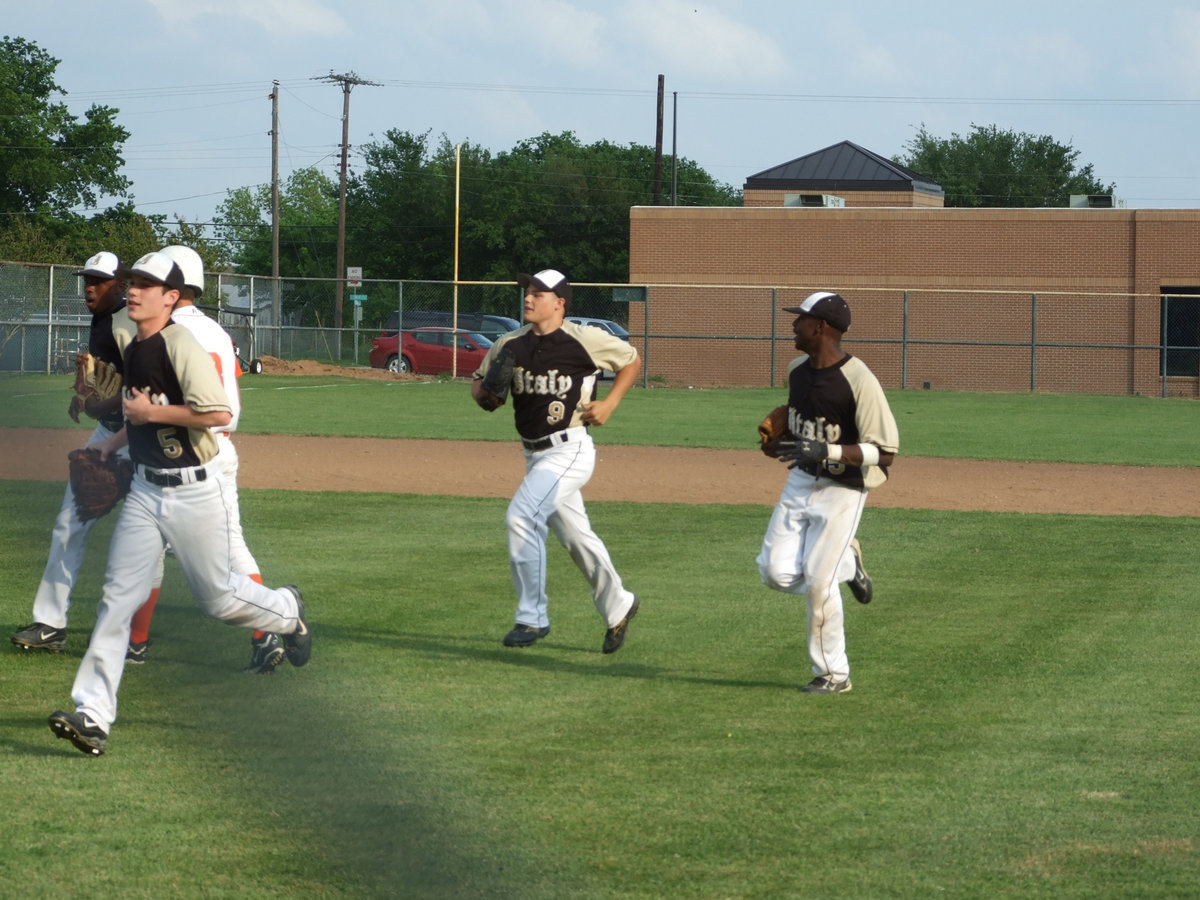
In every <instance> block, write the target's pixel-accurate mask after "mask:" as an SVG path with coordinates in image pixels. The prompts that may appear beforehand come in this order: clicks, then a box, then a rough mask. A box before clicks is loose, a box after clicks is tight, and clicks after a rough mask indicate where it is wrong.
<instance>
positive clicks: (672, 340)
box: [629, 206, 1200, 395]
mask: <svg viewBox="0 0 1200 900" xmlns="http://www.w3.org/2000/svg"><path fill="white" fill-rule="evenodd" d="M630 226H631V228H630V273H629V279H630V283H632V284H648V285H652V286H654V285H664V287H651V291H650V295H651V301H650V302H649V303H648V304H647V308H648V310H649V316H650V320H649V322H648V323H646V322H645V321H644V319H642V318H641V316H642V315H643V310H641V309H640V308H639V309H631V310H630V312H631V318H632V319H633V320H634V321H632V322H631V326H630V330H631V331H633V332H634V333H635V334H637V333H639V332H641V331H642V330H643V329H644V328H645V327H646V326H647V324H648V326H649V332H650V333H651V335H662V336H664V337H663V339H662V340H658V339H655V340H654V341H653V342H652V344H651V357H650V360H649V361H648V366H647V368H648V371H649V372H650V374H651V375H655V374H658V375H661V376H664V377H666V378H668V379H669V380H672V381H684V382H687V383H689V384H696V385H697V386H701V385H705V386H715V385H761V384H764V383H767V382H769V379H770V373H771V372H772V371H775V372H781V371H784V370H785V369H786V365H787V361H788V360H789V359H791V358H792V357H793V356H794V355H795V350H794V349H793V347H792V344H791V341H790V339H789V336H790V327H791V320H792V316H791V315H788V314H784V313H779V312H778V308H780V307H783V306H786V305H795V304H796V303H798V302H799V301H800V300H801V299H803V297H804V296H805V295H806V294H807V293H808V292H810V291H813V290H820V289H832V290H837V291H839V292H840V293H842V294H843V295H844V296H845V297H846V299H847V300H848V301H849V303H850V306H851V310H852V312H853V316H854V325H853V327H852V328H851V331H850V332H849V333H848V335H847V340H848V343H849V348H850V350H851V352H854V353H856V354H857V355H860V356H862V357H863V358H864V359H865V360H866V361H867V362H868V364H869V365H871V367H872V368H873V369H875V371H876V373H877V374H878V375H879V377H880V380H881V381H883V382H884V385H885V387H900V386H905V387H917V388H920V387H923V386H924V385H925V384H926V383H928V384H929V386H930V387H931V388H934V389H953V390H1000V391H1012V390H1016V391H1021V390H1030V389H1031V387H1032V388H1033V389H1035V390H1039V391H1048V392H1087V393H1121V394H1123V393H1142V394H1158V393H1159V392H1160V390H1161V381H1160V376H1159V365H1160V361H1159V353H1158V352H1157V350H1155V349H1153V348H1154V347H1155V346H1156V345H1157V343H1158V342H1159V341H1160V340H1161V324H1160V309H1161V303H1160V300H1159V296H1158V295H1159V290H1160V288H1161V287H1163V286H1164V285H1168V286H1169V285H1200V253H1198V252H1197V250H1198V248H1200V210H1121V209H1106V210H1089V209H969V210H968V209H938V208H924V209H922V208H870V207H858V208H851V207H846V208H841V209H836V208H833V209H826V208H796V207H789V208H782V207H778V206H776V207H748V208H741V209H739V208H699V209H697V208H683V207H637V208H634V209H633V210H631V213H630ZM755 285H761V286H762V288H759V289H754V288H752V287H747V286H755ZM689 286H694V287H689ZM772 288H774V289H776V290H775V296H774V299H773V297H772ZM772 303H774V306H775V308H774V310H773V308H772ZM1034 334H1036V340H1037V343H1038V344H1040V345H1041V344H1050V343H1054V344H1109V345H1119V346H1118V348H1116V349H1113V348H1105V349H1096V348H1088V347H1059V348H1053V347H1045V346H1039V347H1038V348H1037V349H1036V351H1035V350H1034V349H1033V348H1032V347H1031V346H1030V344H1031V342H1032V339H1033V335H1034ZM772 335H775V338H776V339H775V340H774V341H772V340H771V338H772ZM667 336H670V337H667ZM695 336H700V338H705V339H700V338H697V337H695ZM902 337H907V339H908V343H907V345H903V344H901V338H902ZM987 345H991V346H987ZM1137 345H1143V346H1146V347H1149V348H1150V349H1136V346H1137ZM772 352H774V354H775V359H774V361H773V359H772ZM764 372H766V373H768V374H767V377H766V378H764V376H763V373H764ZM1031 372H1032V377H1031ZM1197 390H1198V387H1197V384H1196V379H1175V380H1173V381H1172V388H1171V392H1172V393H1181V394H1187V395H1195V394H1196V392H1197Z"/></svg>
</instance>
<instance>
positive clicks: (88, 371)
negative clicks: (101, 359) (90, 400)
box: [75, 353, 96, 397]
mask: <svg viewBox="0 0 1200 900" xmlns="http://www.w3.org/2000/svg"><path fill="white" fill-rule="evenodd" d="M95 364H96V357H94V356H92V354H90V353H76V354H75V396H77V397H87V396H89V395H90V394H91V393H92V385H93V384H94V383H95V380H96V375H95V370H94V368H93V367H94V366H95Z"/></svg>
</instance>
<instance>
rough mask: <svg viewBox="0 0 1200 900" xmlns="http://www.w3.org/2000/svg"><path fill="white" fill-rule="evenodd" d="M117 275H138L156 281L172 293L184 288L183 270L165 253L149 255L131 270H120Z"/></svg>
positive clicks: (128, 276)
mask: <svg viewBox="0 0 1200 900" xmlns="http://www.w3.org/2000/svg"><path fill="white" fill-rule="evenodd" d="M117 274H118V275H121V276H123V277H125V278H130V277H132V276H134V275H136V276H138V277H139V278H145V279H146V280H147V281H156V282H158V283H159V284H161V285H164V286H165V287H166V288H167V289H168V290H172V291H181V290H183V288H184V281H183V270H182V269H180V268H179V266H178V264H177V263H176V262H175V260H173V259H171V257H169V256H167V255H166V254H165V253H147V254H146V255H145V256H143V257H141V258H140V259H139V260H138V261H137V262H135V263H134V264H133V265H132V266H130V267H129V268H122V269H119V270H118V271H117Z"/></svg>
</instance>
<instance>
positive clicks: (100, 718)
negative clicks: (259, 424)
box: [71, 463, 299, 731]
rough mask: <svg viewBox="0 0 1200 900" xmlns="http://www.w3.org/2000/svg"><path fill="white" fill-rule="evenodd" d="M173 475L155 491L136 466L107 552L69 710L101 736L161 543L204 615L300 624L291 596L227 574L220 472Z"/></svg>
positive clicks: (285, 627) (282, 629) (286, 628)
mask: <svg viewBox="0 0 1200 900" xmlns="http://www.w3.org/2000/svg"><path fill="white" fill-rule="evenodd" d="M178 472H179V473H180V474H181V475H183V476H184V477H185V479H186V481H187V483H185V484H182V485H180V486H178V487H158V486H156V485H153V484H151V483H150V482H148V481H146V480H145V478H143V477H142V474H141V467H140V466H139V467H138V474H136V475H134V478H133V487H132V489H131V490H130V492H129V495H128V496H127V497H126V498H125V505H124V507H123V508H122V509H121V516H120V518H119V519H118V520H117V525H116V529H115V530H114V532H113V539H112V544H111V545H110V546H109V553H108V568H107V570H106V572H105V580H104V596H103V597H102V598H101V600H100V606H99V608H98V610H97V614H96V627H95V630H93V631H92V637H91V641H90V642H89V644H88V649H87V653H86V654H84V657H83V661H82V662H81V663H80V665H79V671H78V672H77V673H76V675H75V684H74V687H73V688H72V690H71V698H72V700H74V702H75V708H76V710H77V711H79V712H86V713H87V714H88V715H89V716H91V717H92V718H93V719H94V720H96V722H98V723H99V724H100V726H101V727H102V728H104V729H105V730H106V731H107V730H109V728H110V727H111V725H112V723H113V722H114V721H116V718H117V689H118V687H119V686H120V683H121V676H122V674H123V673H124V670H125V650H126V648H127V647H128V646H129V623H130V621H131V620H132V618H133V614H134V613H135V612H136V611H137V610H138V608H139V607H140V606H141V605H142V603H144V602H145V600H146V596H147V595H148V594H149V593H150V587H151V583H152V582H153V579H154V575H155V571H156V569H157V568H158V564H159V558H160V556H161V554H162V550H163V541H164V540H165V541H170V543H171V546H172V547H173V548H174V552H175V558H176V559H178V560H179V565H180V567H181V568H182V569H183V573H184V575H185V576H186V578H187V580H188V584H189V586H190V587H191V589H192V595H193V596H194V597H195V598H196V601H197V602H198V603H199V604H200V606H201V607H202V608H203V609H204V611H205V612H206V613H208V614H209V615H210V616H212V617H214V618H216V619H220V620H222V621H223V622H228V623H229V624H231V625H241V626H244V627H247V628H260V629H262V630H263V631H273V632H276V633H278V634H291V633H292V632H293V631H295V630H296V625H297V623H298V621H299V618H298V616H299V605H298V603H297V600H296V597H295V595H293V594H292V592H291V591H286V590H273V589H271V588H268V587H264V586H263V585H261V584H257V583H256V582H254V581H252V580H251V579H250V578H249V577H247V576H246V575H241V574H237V573H235V572H234V571H233V564H232V551H233V548H232V535H231V528H230V521H231V520H230V503H229V495H230V488H229V486H228V485H227V484H226V482H225V478H224V475H223V474H222V473H221V471H220V466H218V465H215V464H213V463H210V464H209V466H208V469H207V470H206V477H205V479H204V480H203V481H196V480H194V473H195V472H196V470H195V469H180V470H178Z"/></svg>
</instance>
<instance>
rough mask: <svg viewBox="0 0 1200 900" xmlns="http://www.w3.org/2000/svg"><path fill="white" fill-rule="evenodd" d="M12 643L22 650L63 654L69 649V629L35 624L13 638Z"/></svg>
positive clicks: (26, 627)
mask: <svg viewBox="0 0 1200 900" xmlns="http://www.w3.org/2000/svg"><path fill="white" fill-rule="evenodd" d="M12 642H13V643H14V644H16V645H17V646H18V647H20V648H21V649H22V650H49V651H50V652H51V653H61V652H62V651H63V650H65V649H66V647H67V629H65V628H55V627H54V626H53V625H43V624H42V623H41V622H34V623H33V624H32V625H26V626H25V627H24V628H22V629H21V630H20V631H18V632H17V633H16V634H14V635H13V636H12Z"/></svg>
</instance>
